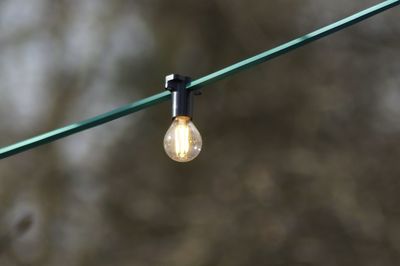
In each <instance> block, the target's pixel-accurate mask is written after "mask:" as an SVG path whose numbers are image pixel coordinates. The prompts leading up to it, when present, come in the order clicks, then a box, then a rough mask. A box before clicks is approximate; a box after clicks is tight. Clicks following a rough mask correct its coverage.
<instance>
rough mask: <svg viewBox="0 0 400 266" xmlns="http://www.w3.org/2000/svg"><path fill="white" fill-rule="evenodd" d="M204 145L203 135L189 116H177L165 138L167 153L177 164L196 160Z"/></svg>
mask: <svg viewBox="0 0 400 266" xmlns="http://www.w3.org/2000/svg"><path fill="white" fill-rule="evenodd" d="M202 144H203V141H202V140H201V135H200V133H199V131H198V130H197V128H196V127H195V125H194V124H193V122H192V121H191V118H190V117H188V116H177V117H176V118H175V119H174V121H173V122H172V125H171V127H170V128H169V129H168V131H167V133H166V134H165V137H164V149H165V152H166V153H167V155H168V156H169V157H170V158H171V159H172V160H174V161H177V162H189V161H191V160H193V159H194V158H196V157H197V155H199V153H200V151H201V146H202Z"/></svg>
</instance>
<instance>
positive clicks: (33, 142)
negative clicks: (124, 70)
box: [0, 0, 400, 159]
mask: <svg viewBox="0 0 400 266" xmlns="http://www.w3.org/2000/svg"><path fill="white" fill-rule="evenodd" d="M399 4H400V0H387V1H384V2H382V3H380V4H377V5H375V6H373V7H370V8H368V9H365V10H363V11H361V12H358V13H356V14H354V15H351V16H349V17H347V18H344V19H342V20H339V21H337V22H335V23H332V24H330V25H328V26H326V27H323V28H321V29H319V30H316V31H313V32H311V33H309V34H306V35H304V36H302V37H300V38H297V39H294V40H292V41H289V42H287V43H284V44H282V45H280V46H278V47H275V48H273V49H270V50H268V51H265V52H263V53H260V54H258V55H256V56H253V57H251V58H248V59H245V60H243V61H240V62H238V63H236V64H233V65H231V66H228V67H226V68H223V69H221V70H219V71H216V72H214V73H211V74H209V75H207V76H204V77H202V78H199V79H197V80H194V81H192V82H191V83H190V84H188V86H187V89H190V90H195V89H199V88H201V87H204V86H206V85H209V84H211V83H214V82H216V81H218V80H221V79H223V78H226V77H228V76H231V75H233V74H235V73H237V72H239V71H242V70H245V69H248V68H250V67H253V66H255V65H258V64H261V63H263V62H266V61H268V60H271V59H273V58H275V57H278V56H280V55H283V54H285V53H287V52H290V51H292V50H294V49H296V48H299V47H301V46H303V45H306V44H308V43H310V42H313V41H316V40H318V39H320V38H323V37H325V36H327V35H330V34H332V33H334V32H337V31H339V30H342V29H344V28H347V27H349V26H351V25H354V24H356V23H358V22H360V21H363V20H365V19H367V18H369V17H371V16H374V15H376V14H378V13H381V12H383V11H385V10H387V9H389V8H392V7H395V6H397V5H399ZM168 99H170V92H169V91H164V92H161V93H158V94H155V95H153V96H150V97H147V98H144V99H142V100H139V101H137V102H134V103H131V104H128V105H125V106H122V107H119V108H117V109H114V110H112V111H110V112H107V113H104V114H101V115H98V116H95V117H93V118H90V119H87V120H83V121H81V122H78V123H74V124H71V125H68V126H65V127H62V128H59V129H56V130H53V131H49V132H47V133H44V134H41V135H38V136H36V137H33V138H30V139H27V140H24V141H21V142H18V143H15V144H12V145H10V146H6V147H4V148H1V149H0V159H4V158H6V157H10V156H12V155H14V154H17V153H21V152H23V151H26V150H29V149H33V148H36V147H38V146H40V145H43V144H46V143H49V142H53V141H55V140H58V139H61V138H64V137H67V136H69V135H72V134H75V133H78V132H80V131H83V130H86V129H89V128H92V127H95V126H98V125H101V124H104V123H107V122H110V121H112V120H115V119H117V118H120V117H123V116H126V115H129V114H131V113H134V112H137V111H139V110H142V109H144V108H147V107H149V106H152V105H155V104H158V103H160V102H163V101H166V100H168Z"/></svg>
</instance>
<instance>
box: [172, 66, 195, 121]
mask: <svg viewBox="0 0 400 266" xmlns="http://www.w3.org/2000/svg"><path fill="white" fill-rule="evenodd" d="M191 80H192V79H191V78H190V77H186V76H182V75H178V74H171V75H168V76H166V78H165V89H166V90H169V91H170V92H171V94H172V95H171V96H172V119H174V118H175V117H177V116H188V117H190V118H192V117H193V91H192V90H188V89H186V87H187V85H188V84H190V82H191Z"/></svg>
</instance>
